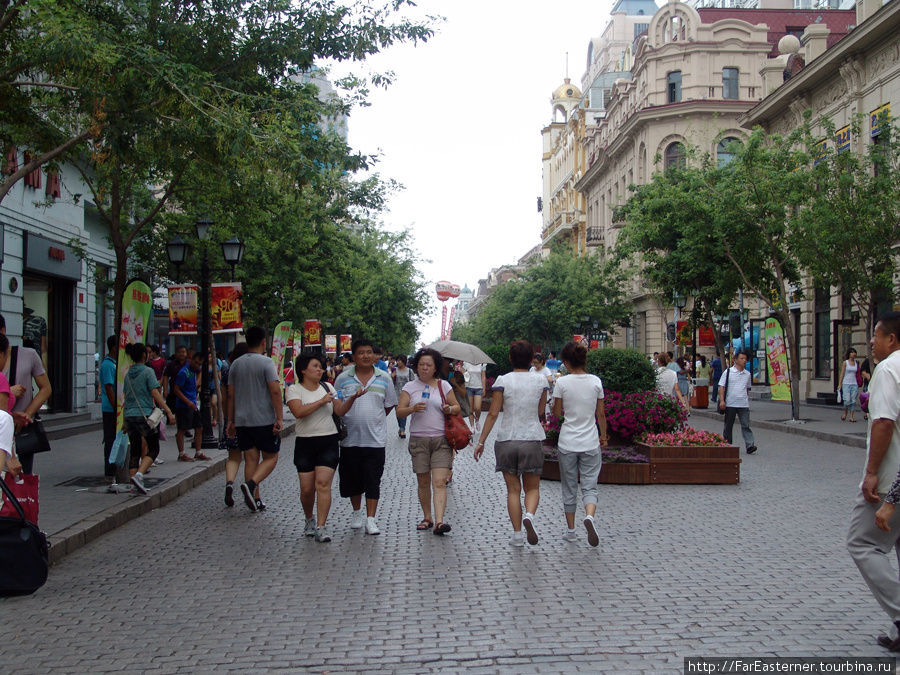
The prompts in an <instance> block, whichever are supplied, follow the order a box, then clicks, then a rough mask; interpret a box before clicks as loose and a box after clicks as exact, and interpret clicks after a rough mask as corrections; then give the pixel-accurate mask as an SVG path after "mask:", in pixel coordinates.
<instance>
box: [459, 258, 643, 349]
mask: <svg viewBox="0 0 900 675" xmlns="http://www.w3.org/2000/svg"><path fill="white" fill-rule="evenodd" d="M621 284H622V277H621V275H620V274H619V273H618V272H617V271H616V270H614V269H612V268H611V267H610V266H607V265H604V264H603V263H602V262H601V261H599V260H598V259H597V258H596V257H594V256H577V255H575V253H574V251H572V250H571V249H569V248H565V247H560V248H556V249H554V250H553V251H551V253H550V255H549V256H548V257H547V258H545V259H543V260H542V261H541V262H539V263H538V264H537V265H534V266H533V267H530V268H528V269H527V270H525V272H524V273H523V274H522V276H521V277H520V278H519V279H516V280H514V281H510V282H507V283H505V284H502V285H501V286H499V287H497V288H495V289H494V290H493V292H492V293H491V294H490V296H489V297H488V298H487V300H486V302H485V303H484V305H483V307H482V308H481V309H480V310H479V312H478V314H477V315H476V316H475V317H474V318H473V319H472V320H471V321H470V322H469V323H468V324H464V325H460V326H454V329H453V339H460V340H464V341H467V342H474V343H476V344H483V345H491V344H509V343H510V342H511V341H512V340H515V339H524V340H528V341H530V342H532V343H534V344H535V345H537V346H539V347H542V348H544V349H548V348H552V347H555V346H557V345H559V344H561V343H563V342H566V341H567V340H569V339H571V336H572V333H573V327H574V326H575V325H576V324H577V323H578V322H579V321H581V320H582V318H583V317H585V316H589V317H591V318H592V319H596V320H597V321H598V325H599V327H600V328H601V329H603V330H607V331H610V332H613V331H614V330H615V328H616V327H617V326H621V325H624V324H625V323H626V322H627V320H628V317H629V314H630V309H629V306H628V304H627V303H626V301H625V299H624V294H623V292H622V289H621Z"/></svg>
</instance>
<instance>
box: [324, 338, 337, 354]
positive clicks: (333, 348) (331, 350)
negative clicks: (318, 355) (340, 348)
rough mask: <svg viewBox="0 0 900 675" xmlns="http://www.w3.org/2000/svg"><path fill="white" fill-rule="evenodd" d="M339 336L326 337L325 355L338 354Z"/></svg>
mask: <svg viewBox="0 0 900 675" xmlns="http://www.w3.org/2000/svg"><path fill="white" fill-rule="evenodd" d="M337 337H338V336H337V335H326V336H325V353H326V354H335V353H337Z"/></svg>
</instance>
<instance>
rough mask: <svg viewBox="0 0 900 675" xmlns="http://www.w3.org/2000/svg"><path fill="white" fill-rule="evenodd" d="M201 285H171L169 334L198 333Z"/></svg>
mask: <svg viewBox="0 0 900 675" xmlns="http://www.w3.org/2000/svg"><path fill="white" fill-rule="evenodd" d="M199 297H200V287H199V286H197V285H196V284H181V285H179V286H169V334H171V335H196V334H197V306H198V305H199V304H200V301H199Z"/></svg>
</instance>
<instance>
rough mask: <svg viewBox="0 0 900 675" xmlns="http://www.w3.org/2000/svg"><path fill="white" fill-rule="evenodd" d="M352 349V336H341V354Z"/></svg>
mask: <svg viewBox="0 0 900 675" xmlns="http://www.w3.org/2000/svg"><path fill="white" fill-rule="evenodd" d="M351 347H353V336H352V335H349V334H343V335H341V353H342V354H343V353H344V352H349V351H350V349H351Z"/></svg>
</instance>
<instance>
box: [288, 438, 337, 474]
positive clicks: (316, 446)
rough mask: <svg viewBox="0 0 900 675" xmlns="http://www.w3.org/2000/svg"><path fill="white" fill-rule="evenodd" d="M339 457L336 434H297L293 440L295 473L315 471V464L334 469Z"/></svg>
mask: <svg viewBox="0 0 900 675" xmlns="http://www.w3.org/2000/svg"><path fill="white" fill-rule="evenodd" d="M339 457H340V451H339V448H338V437H337V434H331V435H330V436H297V438H296V440H295V441H294V466H296V467H297V473H309V472H310V471H315V469H316V467H317V466H327V467H328V468H329V469H336V468H337V466H338V461H339Z"/></svg>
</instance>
